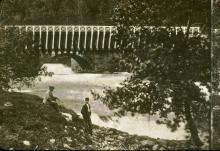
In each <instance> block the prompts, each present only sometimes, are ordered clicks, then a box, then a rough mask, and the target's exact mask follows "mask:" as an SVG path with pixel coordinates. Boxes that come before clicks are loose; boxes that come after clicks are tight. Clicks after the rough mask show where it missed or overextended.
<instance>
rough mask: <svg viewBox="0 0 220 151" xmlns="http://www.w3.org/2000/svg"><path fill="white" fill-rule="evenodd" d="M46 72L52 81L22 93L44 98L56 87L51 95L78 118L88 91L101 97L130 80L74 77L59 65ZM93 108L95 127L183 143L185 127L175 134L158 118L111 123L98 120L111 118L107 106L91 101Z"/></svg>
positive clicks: (46, 79) (131, 118)
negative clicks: (108, 90)
mask: <svg viewBox="0 0 220 151" xmlns="http://www.w3.org/2000/svg"><path fill="white" fill-rule="evenodd" d="M45 66H46V67H47V68H48V71H49V72H54V75H53V76H52V77H41V81H36V83H35V86H34V87H33V88H31V89H30V88H23V89H22V90H21V91H22V92H26V93H31V94H35V95H38V96H41V97H44V96H45V92H46V91H47V89H48V86H49V85H53V86H55V91H54V95H56V96H57V97H59V98H60V99H61V100H62V101H63V102H64V104H65V106H66V107H67V108H69V109H73V110H74V111H75V112H76V113H78V114H80V110H81V107H82V105H83V103H84V101H83V99H84V98H85V97H89V98H90V99H92V96H91V94H90V91H91V90H94V91H96V92H100V93H102V91H103V88H104V87H105V86H111V87H116V86H119V85H120V82H122V81H123V80H124V79H126V78H127V77H129V75H130V74H128V73H117V74H90V73H74V72H73V71H71V69H70V68H69V67H66V66H64V65H62V64H45ZM91 106H92V113H93V114H92V122H93V123H94V124H97V125H100V126H104V127H112V128H116V129H118V130H122V131H125V132H128V133H130V134H137V135H146V136H150V137H154V138H163V139H177V140H180V139H185V136H186V133H185V130H184V124H181V127H180V128H179V129H178V130H177V131H176V132H171V131H170V129H169V128H167V127H166V126H165V125H158V124H156V123H155V121H156V119H158V117H157V116H151V117H150V118H149V116H148V115H141V114H138V115H135V116H131V115H129V114H127V115H126V116H124V117H121V118H119V117H113V118H112V120H110V121H103V120H101V119H100V117H99V116H103V115H112V111H110V110H109V109H108V108H107V107H106V106H104V105H103V104H102V103H101V102H100V101H97V100H95V101H91Z"/></svg>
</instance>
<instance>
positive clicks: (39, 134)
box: [0, 92, 195, 150]
mask: <svg viewBox="0 0 220 151" xmlns="http://www.w3.org/2000/svg"><path fill="white" fill-rule="evenodd" d="M60 108H61V112H63V113H64V114H67V115H68V114H69V115H71V116H72V120H70V119H68V118H67V116H64V115H62V114H59V113H56V112H55V111H54V109H53V108H52V107H51V106H49V105H47V104H46V105H45V104H42V98H40V97H38V96H33V95H27V94H22V93H6V92H2V93H1V94H0V111H1V112H3V120H2V121H3V123H0V135H1V136H0V148H2V149H6V150H8V149H16V150H18V149H31V150H33V149H37V150H42V149H44V150H46V149H51V150H55V149H95V150H97V149H123V150H128V149H130V150H131V149H145V150H147V149H150V150H152V149H154V150H158V149H189V148H191V149H195V147H193V146H192V145H190V143H189V142H187V141H170V140H160V139H152V138H149V137H141V136H137V135H129V134H128V133H125V132H121V131H118V130H115V129H111V128H103V127H99V126H96V125H94V129H93V131H94V134H93V136H92V137H90V136H87V135H86V134H85V133H84V131H83V121H82V119H80V118H79V116H78V115H77V114H76V113H75V112H74V111H72V110H68V109H66V108H64V107H60Z"/></svg>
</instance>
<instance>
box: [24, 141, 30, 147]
mask: <svg viewBox="0 0 220 151" xmlns="http://www.w3.org/2000/svg"><path fill="white" fill-rule="evenodd" d="M23 144H24V145H26V146H30V145H31V143H30V142H29V141H26V140H25V141H23Z"/></svg>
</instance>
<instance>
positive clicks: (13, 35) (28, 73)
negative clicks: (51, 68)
mask: <svg viewBox="0 0 220 151" xmlns="http://www.w3.org/2000/svg"><path fill="white" fill-rule="evenodd" d="M27 37H28V36H27V35H25V34H22V33H19V30H18V29H17V28H10V29H8V30H5V29H4V28H0V73H1V74H0V91H7V90H9V89H10V88H14V87H18V88H19V87H21V86H23V85H28V86H30V85H31V83H32V82H33V80H34V79H35V78H36V77H37V76H38V75H41V74H44V75H47V72H46V69H45V68H41V66H40V64H39V54H38V51H34V50H33V49H25V46H24V43H29V44H32V43H31V40H30V39H28V38H27Z"/></svg>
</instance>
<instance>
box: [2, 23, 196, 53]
mask: <svg viewBox="0 0 220 151" xmlns="http://www.w3.org/2000/svg"><path fill="white" fill-rule="evenodd" d="M11 27H16V28H18V29H19V31H20V32H26V33H28V34H29V35H30V36H31V39H32V40H33V43H32V44H26V46H25V48H26V49H28V48H30V47H34V48H35V49H40V50H41V52H42V53H47V52H48V53H66V52H70V53H74V52H76V51H83V50H87V51H92V50H113V49H116V48H117V43H116V40H115V39H114V37H113V36H112V33H113V32H114V31H116V27H115V26H98V25H93V26H86V25H85V26H79V25H14V26H5V29H8V28H11ZM131 28H132V29H133V31H134V32H135V33H138V32H139V30H140V28H137V27H134V26H132V27H131ZM149 29H151V30H153V27H150V28H149ZM180 29H181V30H182V31H183V32H184V33H186V30H187V27H185V26H184V27H175V28H174V30H175V32H176V33H177V32H178V31H179V30H180ZM195 32H200V28H199V27H191V28H190V34H193V33H195ZM144 40H145V41H146V39H141V38H140V37H139V38H138V39H137V41H136V42H134V43H133V44H132V47H138V46H140V44H141V43H143V42H145V41H144Z"/></svg>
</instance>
